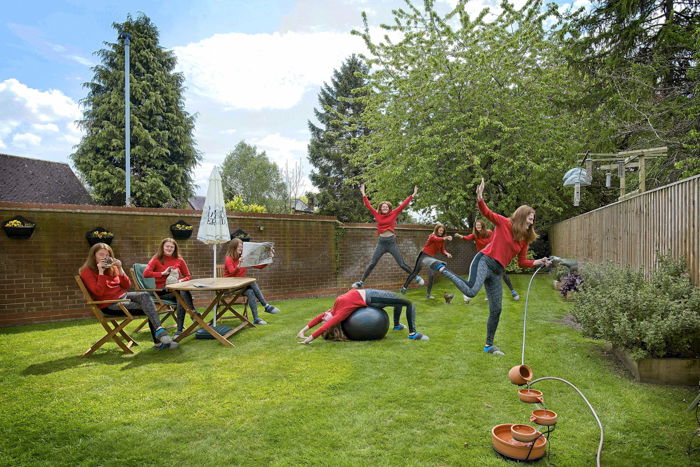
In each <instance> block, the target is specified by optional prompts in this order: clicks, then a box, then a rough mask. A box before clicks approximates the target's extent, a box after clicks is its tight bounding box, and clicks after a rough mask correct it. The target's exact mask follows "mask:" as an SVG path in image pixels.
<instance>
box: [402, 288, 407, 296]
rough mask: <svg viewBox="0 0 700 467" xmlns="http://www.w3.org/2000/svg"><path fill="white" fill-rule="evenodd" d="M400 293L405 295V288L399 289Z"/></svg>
mask: <svg viewBox="0 0 700 467" xmlns="http://www.w3.org/2000/svg"><path fill="white" fill-rule="evenodd" d="M401 293H402V294H404V295H406V287H401Z"/></svg>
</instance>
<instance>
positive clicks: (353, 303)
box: [297, 289, 429, 344]
mask: <svg viewBox="0 0 700 467" xmlns="http://www.w3.org/2000/svg"><path fill="white" fill-rule="evenodd" d="M365 306H371V307H375V308H384V307H386V306H393V307H394V328H393V329H394V331H400V330H402V329H406V326H404V325H403V324H401V323H400V322H399V318H400V317H401V309H402V308H403V307H406V320H407V321H408V331H409V334H408V338H409V339H412V340H416V341H427V340H429V339H428V336H426V335H425V334H421V333H420V332H417V331H416V306H415V305H414V304H413V303H411V302H410V301H409V300H407V299H405V298H404V297H402V296H401V295H399V294H396V293H394V292H389V291H387V290H375V289H360V290H350V291H348V292H345V293H344V294H343V295H340V296H339V297H338V298H336V299H335V303H333V308H331V309H329V310H326V311H324V312H323V313H321V314H320V315H318V316H316V317H315V318H314V319H312V320H311V321H309V322H308V323H307V325H306V326H304V327H303V328H302V329H301V331H299V333H298V334H297V337H298V338H299V339H304V340H303V341H300V342H298V343H299V344H310V343H311V341H313V340H314V339H316V338H317V337H318V336H320V335H324V337H326V338H327V339H332V340H347V339H346V338H345V336H344V334H343V331H342V328H341V326H340V323H342V322H343V321H344V320H346V319H347V318H348V317H349V316H350V315H351V314H352V312H353V311H355V310H357V309H359V308H362V307H365ZM321 322H323V325H322V326H321V327H320V328H318V329H317V330H316V331H314V333H313V334H311V335H310V336H308V337H306V335H305V334H304V333H305V332H306V331H308V330H309V329H311V328H313V327H314V326H316V325H317V324H319V323H321Z"/></svg>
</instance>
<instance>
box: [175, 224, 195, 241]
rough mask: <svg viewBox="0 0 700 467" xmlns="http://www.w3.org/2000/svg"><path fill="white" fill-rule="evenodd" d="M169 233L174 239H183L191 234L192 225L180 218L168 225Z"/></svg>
mask: <svg viewBox="0 0 700 467" xmlns="http://www.w3.org/2000/svg"><path fill="white" fill-rule="evenodd" d="M170 233H172V235H173V238H174V239H175V240H185V239H188V238H190V237H191V236H192V226H191V225H190V224H188V223H187V222H185V221H183V220H182V219H180V220H179V221H177V222H176V223H174V224H173V225H171V226H170Z"/></svg>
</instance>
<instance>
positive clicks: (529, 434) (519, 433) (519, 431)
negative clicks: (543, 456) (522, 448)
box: [510, 424, 541, 443]
mask: <svg viewBox="0 0 700 467" xmlns="http://www.w3.org/2000/svg"><path fill="white" fill-rule="evenodd" d="M510 433H511V435H512V436H513V438H514V439H516V440H518V441H522V442H524V443H527V442H529V441H532V440H533V439H535V438H537V437H538V436H540V434H541V433H540V432H539V431H537V430H535V429H534V428H533V427H531V426H530V425H520V424H518V425H513V426H511V427H510Z"/></svg>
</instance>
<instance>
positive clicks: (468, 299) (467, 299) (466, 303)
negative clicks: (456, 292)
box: [462, 294, 471, 305]
mask: <svg viewBox="0 0 700 467" xmlns="http://www.w3.org/2000/svg"><path fill="white" fill-rule="evenodd" d="M462 297H464V304H465V305H469V302H470V301H471V298H469V297H467V296H466V295H464V294H462Z"/></svg>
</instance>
